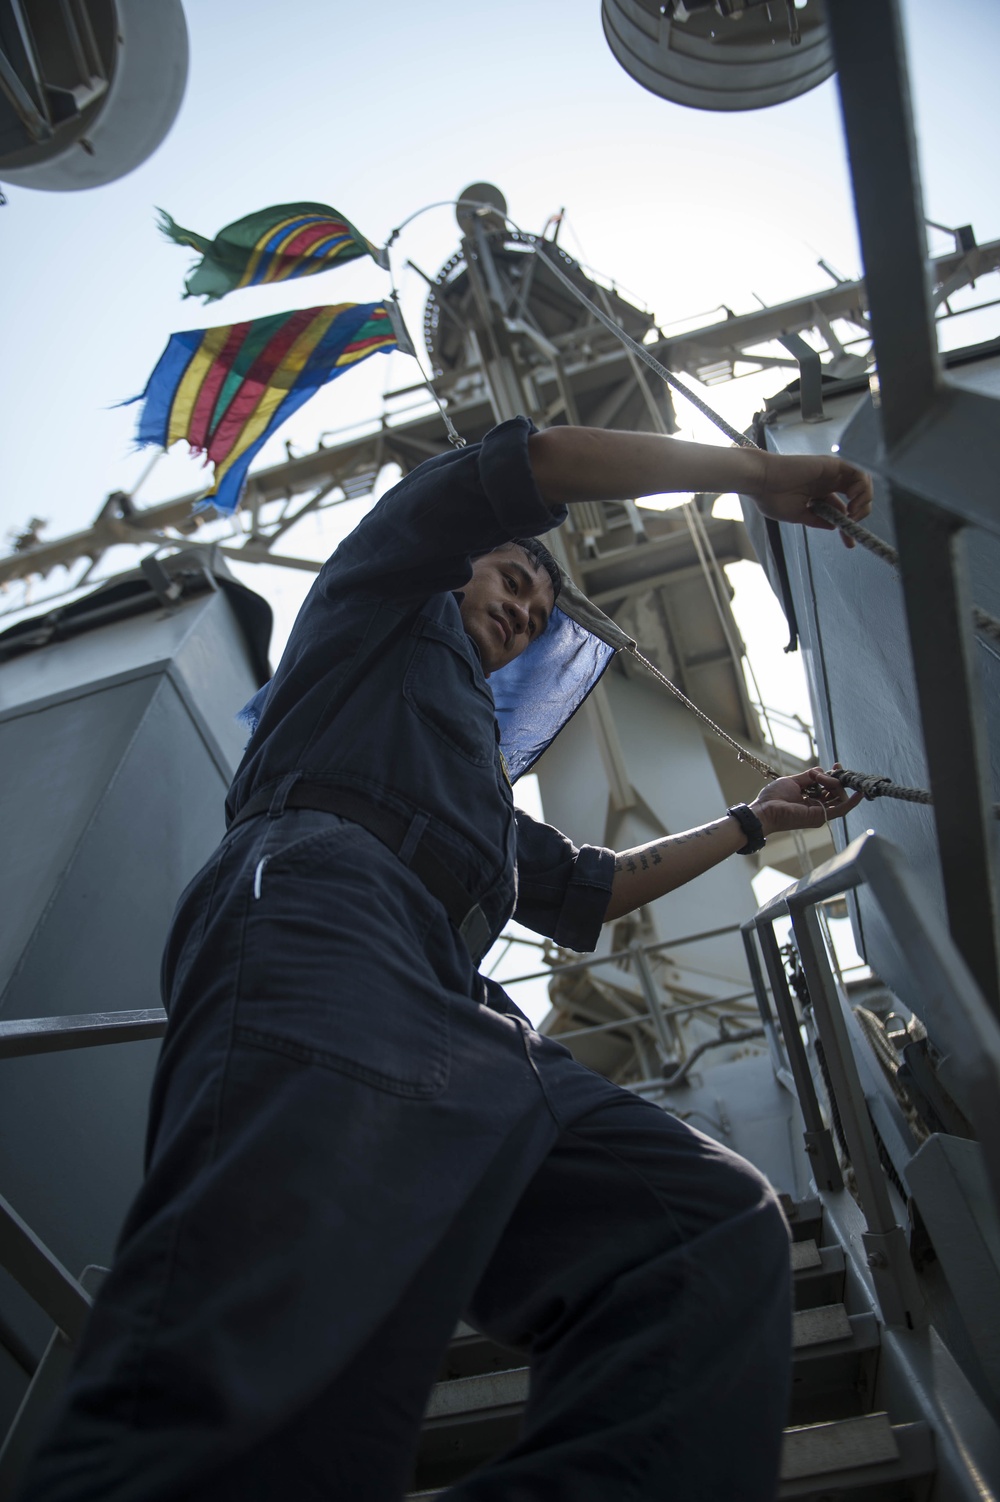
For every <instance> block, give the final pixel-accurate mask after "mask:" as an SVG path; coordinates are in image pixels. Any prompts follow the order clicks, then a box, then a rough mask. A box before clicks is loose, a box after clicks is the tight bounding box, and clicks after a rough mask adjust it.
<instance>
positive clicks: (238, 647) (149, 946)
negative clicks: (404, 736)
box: [0, 591, 257, 1428]
mask: <svg viewBox="0 0 1000 1502" xmlns="http://www.w3.org/2000/svg"><path fill="white" fill-rule="evenodd" d="M256 687H257V680H256V677H255V674H254V670H253V666H252V661H251V654H250V652H249V650H248V644H247V641H246V639H245V638H244V636H243V633H242V631H241V628H240V625H239V623H238V621H237V618H236V616H235V614H234V612H233V609H232V607H231V606H230V604H229V602H228V600H227V598H226V596H225V594H224V593H222V592H221V591H219V592H206V593H199V594H197V595H194V596H192V597H188V598H185V599H182V600H181V601H180V602H178V604H177V605H176V606H174V607H171V608H170V609H169V610H159V609H153V610H150V611H149V612H148V613H146V614H141V615H133V616H131V617H130V618H128V619H124V620H119V621H117V622H114V623H112V624H106V625H104V626H101V627H98V628H96V629H93V630H91V631H87V632H85V633H83V634H81V635H79V636H75V637H73V638H71V639H70V640H68V641H64V642H52V643H51V644H50V645H48V646H45V647H42V648H40V649H38V650H35V651H29V652H26V653H24V654H23V655H21V656H19V657H15V658H13V659H11V660H9V661H8V662H5V663H0V704H3V705H5V706H6V708H5V709H0V766H2V769H3V770H2V775H0V818H2V819H3V821H4V829H5V834H6V840H5V851H4V853H5V857H6V858H5V859H4V860H3V861H2V862H0V901H2V902H3V904H4V909H5V916H6V920H7V921H6V922H5V925H4V933H3V939H2V940H0V946H2V947H0V985H5V990H4V993H3V1001H2V1014H3V1015H4V1016H5V1017H8V1018H14V1017H33V1016H36V1017H41V1016H54V1015H62V1014H65V1015H74V1014H78V1013H81V1012H94V1011H100V1012H113V1011H117V1010H133V1009H135V1008H143V1007H155V1006H157V1005H158V1004H159V999H160V998H159V964H160V954H161V951H162V946H163V940H164V936H165V933H166V929H167V926H168V924H169V921H170V916H171V913H172V911H173V908H174V905H175V903H176V900H177V897H178V895H179V893H180V891H181V890H182V888H183V887H184V886H185V884H186V883H187V882H188V881H189V880H190V878H191V877H192V875H193V874H194V873H195V872H196V870H197V869H198V867H199V866H200V865H201V864H202V862H203V861H204V860H205V859H206V858H207V857H208V855H209V854H210V853H211V851H212V849H213V847H214V846H215V844H216V842H217V840H218V838H219V836H220V835H221V834H222V832H223V829H224V810H223V803H224V797H225V790H226V786H227V783H228V781H229V778H230V776H231V773H232V771H233V770H234V769H235V766H236V763H237V761H238V760H239V757H240V755H241V752H242V747H243V743H244V740H245V735H246V732H245V730H244V729H243V728H242V727H240V726H238V725H237V724H235V722H234V719H233V716H234V714H235V712H236V710H237V709H238V708H239V707H240V706H241V705H242V704H243V703H244V702H245V701H246V699H247V698H249V696H250V695H251V694H252V693H253V692H254V690H255V689H256ZM158 1051H159V1045H158V1043H156V1042H135V1043H127V1044H122V1045H119V1046H117V1047H115V1048H89V1049H83V1050H73V1051H70V1052H64V1053H48V1054H45V1055H42V1056H40V1057H26V1058H9V1059H5V1060H3V1061H0V1192H2V1193H3V1194H4V1195H5V1196H6V1198H7V1199H9V1200H10V1202H11V1203H12V1205H13V1206H14V1207H15V1209H16V1210H17V1211H18V1213H19V1214H20V1215H21V1216H22V1217H23V1218H24V1219H25V1220H26V1221H27V1222H28V1224H29V1225H30V1226H31V1228H32V1229H33V1231H34V1232H35V1233H36V1234H37V1235H38V1236H40V1237H41V1239H42V1240H43V1241H44V1242H45V1243H46V1244H47V1245H48V1246H49V1248H50V1249H51V1250H52V1251H53V1252H54V1253H55V1255H56V1256H57V1257H58V1258H59V1260H60V1261H61V1262H63V1263H64V1264H65V1265H66V1266H67V1267H68V1268H69V1269H70V1270H71V1271H73V1272H74V1273H78V1272H79V1271H80V1269H81V1268H82V1267H83V1266H85V1265H86V1264H88V1263H104V1264H106V1263H107V1262H108V1261H110V1259H111V1255H112V1251H113V1247H114V1242H115V1239H116V1237H117V1234H118V1230H119V1227H120V1225H121V1222H122V1219H123V1217H124V1215H125V1212H126V1210H127V1208H128V1205H129V1203H130V1201H131V1199H132V1196H133V1195H134V1193H135V1190H136V1188H137V1187H138V1184H139V1181H140V1176H141V1170H142V1151H143V1140H144V1136H145V1127H146V1114H147V1102H148V1096H149V1086H150V1081H151V1078H152V1073H153V1069H154V1066H155V1062H156V1058H157V1054H158ZM0 1318H2V1319H3V1321H4V1322H5V1323H6V1324H7V1326H8V1327H9V1328H12V1329H13V1331H14V1333H15V1336H16V1337H17V1339H18V1340H19V1341H20V1342H21V1343H22V1344H23V1345H24V1346H27V1347H28V1349H29V1350H34V1351H35V1353H36V1354H40V1350H41V1348H42V1346H43V1345H44V1341H45V1339H46V1338H47V1336H48V1334H49V1328H48V1325H47V1322H46V1321H45V1319H44V1317H42V1316H40V1315H39V1314H38V1311H37V1310H35V1309H34V1307H33V1306H32V1305H31V1303H30V1301H29V1300H28V1298H27V1296H26V1295H24V1294H23V1293H22V1292H21V1290H20V1289H19V1288H18V1287H17V1286H16V1285H15V1284H14V1283H13V1282H12V1280H11V1279H10V1277H9V1276H8V1275H6V1274H4V1273H3V1272H2V1271H0ZM0 1357H2V1358H3V1359H0V1428H2V1427H3V1426H4V1424H5V1422H6V1421H7V1420H8V1419H9V1418H10V1417H11V1416H12V1412H13V1406H16V1402H17V1401H18V1399H19V1397H20V1394H21V1391H22V1390H23V1385H24V1382H25V1381H26V1378H25V1377H24V1374H23V1373H19V1372H17V1370H16V1369H15V1368H13V1366H12V1364H10V1363H8V1362H7V1360H6V1357H5V1353H2V1352H0Z"/></svg>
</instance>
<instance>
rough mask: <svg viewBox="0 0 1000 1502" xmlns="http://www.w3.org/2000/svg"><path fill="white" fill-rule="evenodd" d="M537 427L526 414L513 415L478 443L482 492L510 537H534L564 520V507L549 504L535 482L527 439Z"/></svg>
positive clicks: (535, 431)
mask: <svg viewBox="0 0 1000 1502" xmlns="http://www.w3.org/2000/svg"><path fill="white" fill-rule="evenodd" d="M537 431H538V429H537V428H536V427H535V425H534V423H533V422H531V421H530V420H529V419H528V418H527V417H512V418H510V419H509V420H508V421H507V422H502V423H500V424H499V426H498V427H495V428H492V429H491V430H490V432H489V433H487V435H486V437H485V438H484V439H483V441H482V443H481V444H480V446H479V480H480V484H481V485H482V487H483V494H484V495H485V496H486V499H487V501H488V502H489V504H490V507H491V509H492V511H493V514H494V516H495V517H496V519H497V521H498V522H499V523H500V525H501V527H503V529H504V530H505V531H506V532H507V533H508V534H509V535H510V536H511V537H519V536H525V537H535V536H536V535H537V534H538V533H539V532H548V531H549V530H550V528H552V527H558V526H560V525H561V524H562V523H563V522H564V521H565V520H566V514H567V513H566V507H565V506H550V505H549V504H548V502H547V501H545V500H543V499H542V495H541V492H540V491H539V489H538V486H537V485H536V484H535V476H534V474H533V472H532V469H531V460H530V458H529V456H528V439H529V438H530V437H531V435H532V434H533V433H537Z"/></svg>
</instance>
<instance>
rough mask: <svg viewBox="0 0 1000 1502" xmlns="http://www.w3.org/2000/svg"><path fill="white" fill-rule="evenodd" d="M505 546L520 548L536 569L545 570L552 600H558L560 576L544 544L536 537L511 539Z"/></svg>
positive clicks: (557, 567) (556, 565)
mask: <svg viewBox="0 0 1000 1502" xmlns="http://www.w3.org/2000/svg"><path fill="white" fill-rule="evenodd" d="M507 546H508V547H512V548H520V549H521V550H522V551H523V552H525V553H527V555H528V557H529V558H530V559H531V561H532V562H533V563H534V564H535V565H536V567H537V568H543V569H544V570H545V572H546V573H547V574H548V576H549V579H550V580H551V582H552V598H553V600H558V598H559V591H560V590H561V589H562V574H561V573H560V572H559V565H558V563H557V562H556V560H555V559H554V558H553V556H552V554H551V553H550V552H549V550H548V548H547V547H546V546H545V544H544V543H541V542H539V541H538V538H537V537H512V538H511V540H510V542H509V543H508V544H507ZM493 551H494V552H496V551H497V549H495V548H494V549H493Z"/></svg>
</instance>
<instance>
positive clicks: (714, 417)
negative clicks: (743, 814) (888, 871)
mask: <svg viewBox="0 0 1000 1502" xmlns="http://www.w3.org/2000/svg"><path fill="white" fill-rule="evenodd" d="M508 223H511V224H512V223H513V221H512V220H508ZM514 228H515V229H516V228H517V226H516V225H515V226H514ZM537 249H540V247H539V246H538V245H537V244H536V250H537ZM544 260H545V264H546V265H547V266H548V268H549V270H550V271H552V272H553V273H554V275H555V276H556V277H558V279H559V281H561V282H562V283H563V284H564V286H565V287H566V288H567V289H568V291H569V292H571V293H572V294H573V296H574V297H575V298H576V299H577V300H578V301H579V302H581V303H582V304H583V305H584V307H586V308H587V309H588V310H589V312H590V313H591V314H592V315H593V317H595V318H596V319H597V321H598V322H599V323H601V324H603V326H604V327H605V328H606V329H608V330H609V332H610V333H612V334H614V335H615V337H616V338H617V339H618V340H620V341H621V343H622V344H623V345H624V346H625V347H626V349H628V350H631V352H632V354H633V355H635V356H637V357H638V358H639V359H640V360H642V362H643V363H644V364H645V365H648V366H649V368H650V370H652V371H655V373H656V374H657V375H658V376H659V377H660V379H661V380H663V381H665V382H666V383H667V385H668V386H672V387H673V388H674V390H675V391H677V392H679V393H680V394H681V395H682V396H684V397H685V398H686V399H687V400H688V401H689V402H690V403H691V405H692V406H693V407H697V409H698V411H699V412H700V413H701V414H702V415H703V416H704V417H707V418H708V419H709V421H710V422H712V423H714V424H715V426H716V427H717V428H718V429H720V431H721V432H723V433H725V435H726V437H727V438H728V439H730V441H731V442H732V443H734V444H736V445H737V446H738V447H739V448H759V447H760V445H759V444H757V443H755V442H754V441H753V439H752V438H749V437H748V436H747V435H746V434H745V433H740V432H739V431H738V430H737V429H736V428H734V427H733V426H732V424H731V423H728V422H727V421H726V419H725V418H724V417H722V416H720V414H719V413H718V412H716V411H715V410H714V408H712V407H710V406H709V404H708V402H706V401H703V400H702V398H701V397H700V396H699V395H698V394H697V392H695V391H692V390H691V388H690V386H688V385H687V383H686V382H685V381H682V380H680V379H679V377H677V376H676V375H674V373H673V371H671V370H668V369H667V367H666V366H665V365H662V364H661V363H660V361H659V360H657V359H656V357H655V356H654V355H652V354H650V352H649V350H648V349H647V348H646V347H645V345H642V344H639V343H638V342H637V341H636V340H635V339H633V338H631V337H630V335H628V334H627V333H626V332H625V330H624V329H623V328H622V327H621V326H620V325H619V324H617V323H616V322H615V321H614V319H613V318H612V317H610V316H609V314H607V313H606V312H604V310H603V309H602V308H599V307H598V306H597V304H596V303H595V302H592V301H591V300H590V298H589V297H587V295H586V294H585V293H584V292H581V290H580V288H579V287H577V286H576V284H575V283H574V282H573V281H572V279H571V278H570V277H569V276H567V275H566V273H565V272H564V271H563V269H562V267H561V266H559V265H557V264H556V262H555V260H554V259H553V258H552V257H551V256H550V255H549V254H548V253H547V251H546V252H545V253H544ZM811 510H812V511H813V512H814V513H815V514H816V515H817V516H819V517H820V518H821V519H822V520H823V521H826V522H830V523H831V524H832V525H833V526H835V527H839V528H840V530H841V531H842V532H845V533H846V534H847V536H848V537H850V538H852V539H853V541H854V542H857V543H860V544H861V546H862V547H863V548H867V549H868V551H869V552H871V553H874V554H875V556H876V557H878V558H881V559H882V561H883V562H884V563H888V564H890V565H891V566H892V567H893V568H897V569H898V567H899V554H898V553H897V552H896V549H895V548H893V547H890V545H889V544H888V543H887V542H883V541H882V539H881V538H880V537H876V536H875V533H874V532H869V530H868V528H867V527H862V526H861V525H860V523H858V522H856V521H852V520H851V518H850V517H848V516H845V515H844V514H843V512H841V511H838V510H837V509H836V508H835V507H834V506H830V505H828V504H827V502H825V501H813V502H812V504H811ZM972 619H973V624H974V626H975V628H976V630H977V631H981V632H983V633H984V635H987V636H990V637H992V638H993V639H994V640H995V641H998V642H1000V620H996V619H995V618H994V617H993V616H991V615H988V614H987V612H986V611H985V610H980V609H979V607H978V606H975V605H974V606H973V608H972ZM629 650H630V652H631V655H632V656H633V657H634V658H635V660H636V662H639V663H641V664H642V666H643V667H644V668H645V669H646V670H647V672H649V673H651V674H652V676H653V677H654V678H655V679H656V681H657V682H658V683H659V684H661V685H662V686H663V687H664V688H665V689H667V690H668V691H669V692H670V693H671V694H673V696H674V698H675V699H677V700H679V702H680V703H681V704H683V705H684V706H685V708H686V709H688V710H690V712H691V713H692V714H693V715H694V716H695V718H696V719H698V720H700V721H701V722H702V724H703V725H705V726H707V728H708V729H709V730H711V731H712V733H713V734H714V735H716V736H718V737H719V739H720V740H723V741H725V742H726V744H727V745H728V746H730V747H732V749H733V750H734V751H735V752H736V755H737V757H738V758H739V760H740V761H743V762H746V763H747V764H748V765H749V766H751V767H753V768H754V770H755V771H757V772H760V773H761V775H762V776H764V777H769V778H774V777H780V776H781V775H782V774H781V773H780V772H778V771H777V770H776V769H775V768H774V767H772V766H770V765H769V763H768V762H766V761H763V760H761V758H760V757H757V756H754V755H752V754H751V753H750V752H749V751H747V750H746V748H745V747H744V746H741V745H740V743H739V741H737V740H734V739H733V737H732V736H731V735H729V734H728V733H727V732H726V731H725V730H723V729H722V727H721V725H717V724H716V723H715V721H714V720H713V719H712V718H711V717H710V716H709V715H707V714H705V712H704V710H701V709H699V708H698V706H697V704H694V703H692V701H691V700H690V699H689V698H688V697H687V695H686V694H683V693H682V692H681V690H680V689H679V688H678V687H677V685H676V684H674V683H671V681H670V679H669V678H668V677H667V676H666V674H665V673H661V672H660V669H659V668H658V667H656V665H655V664H654V663H652V662H650V660H649V658H648V657H644V656H643V654H642V653H641V652H640V651H639V649H638V647H637V646H635V645H634V644H633V646H632V647H631V648H630V649H629ZM834 776H835V777H836V778H837V779H838V781H839V782H840V783H841V785H842V786H843V787H846V788H851V789H852V790H854V791H857V792H860V793H862V794H863V795H864V797H865V798H866V799H874V798H895V799H898V800H899V801H901V802H904V803H921V804H933V802H934V799H933V797H932V796H931V794H930V793H929V792H928V791H927V790H926V789H925V788H914V787H907V786H905V785H904V784H902V783H896V782H893V781H892V779H891V778H889V777H877V776H873V775H871V774H869V773H865V772H851V771H837V772H835V773H834ZM993 812H994V814H995V816H996V817H997V818H1000V803H997V804H994V806H993Z"/></svg>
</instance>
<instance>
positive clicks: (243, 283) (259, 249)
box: [236, 214, 302, 287]
mask: <svg viewBox="0 0 1000 1502" xmlns="http://www.w3.org/2000/svg"><path fill="white" fill-rule="evenodd" d="M301 223H302V215H301V214H293V215H292V216H291V217H290V218H288V219H281V220H279V222H278V223H277V224H272V225H271V228H270V229H269V230H268V231H267V233H266V234H264V235H262V236H261V238H260V239H259V240H258V241H257V244H256V245H255V246H254V248H253V254H252V255H251V257H250V259H249V261H248V262H247V268H246V270H245V271H244V273H243V275H242V276H241V277H240V279H239V281H238V282H237V284H236V285H237V286H238V287H249V286H250V283H251V282H252V281H253V279H254V277H255V276H256V274H257V267H258V266H259V265H260V258H261V256H262V255H263V254H264V252H265V250H266V249H267V245H268V242H269V241H270V240H271V239H273V237H274V235H276V234H277V232H278V231H279V230H283V229H288V228H289V226H290V225H293V224H298V225H300V226H301ZM264 280H265V281H266V280H267V277H266V276H265V278H264Z"/></svg>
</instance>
